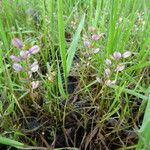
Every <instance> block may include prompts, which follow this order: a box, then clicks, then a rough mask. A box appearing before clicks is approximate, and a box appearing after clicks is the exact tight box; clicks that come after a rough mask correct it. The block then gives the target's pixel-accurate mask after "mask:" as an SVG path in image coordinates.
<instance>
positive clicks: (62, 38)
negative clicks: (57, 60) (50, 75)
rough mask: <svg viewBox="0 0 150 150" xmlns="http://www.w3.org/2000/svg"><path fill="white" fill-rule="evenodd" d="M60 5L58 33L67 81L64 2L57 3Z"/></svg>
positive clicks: (60, 0) (59, 0)
mask: <svg viewBox="0 0 150 150" xmlns="http://www.w3.org/2000/svg"><path fill="white" fill-rule="evenodd" d="M57 2H58V3H57V5H58V32H59V47H60V55H61V60H62V66H63V72H64V77H65V80H66V77H67V65H66V44H65V43H66V41H65V28H64V20H63V3H62V0H58V1H57Z"/></svg>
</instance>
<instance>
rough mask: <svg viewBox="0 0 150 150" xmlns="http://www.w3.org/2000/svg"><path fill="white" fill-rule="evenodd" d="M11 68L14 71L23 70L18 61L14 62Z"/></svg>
mask: <svg viewBox="0 0 150 150" xmlns="http://www.w3.org/2000/svg"><path fill="white" fill-rule="evenodd" d="M13 68H14V70H15V71H16V72H19V71H21V70H23V68H22V66H21V65H20V64H18V63H14V64H13Z"/></svg>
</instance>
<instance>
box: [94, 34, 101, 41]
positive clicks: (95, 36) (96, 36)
mask: <svg viewBox="0 0 150 150" xmlns="http://www.w3.org/2000/svg"><path fill="white" fill-rule="evenodd" d="M99 39H100V36H99V35H98V34H93V35H92V40H94V41H98V40H99Z"/></svg>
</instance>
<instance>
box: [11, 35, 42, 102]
mask: <svg viewBox="0 0 150 150" xmlns="http://www.w3.org/2000/svg"><path fill="white" fill-rule="evenodd" d="M12 44H13V45H14V46H15V47H16V48H18V49H21V51H20V55H19V56H15V55H11V56H10V59H11V60H12V61H13V69H14V70H15V72H21V71H24V72H25V73H26V82H27V85H28V88H29V91H30V97H31V99H32V101H33V102H34V103H35V101H34V98H33V92H34V90H35V89H36V88H38V86H39V81H34V79H33V77H32V73H35V72H37V71H38V69H39V65H38V62H37V61H34V63H33V64H30V59H31V57H32V55H34V54H37V53H38V52H39V50H40V49H39V46H37V45H34V46H32V47H31V48H30V49H29V50H23V42H22V41H20V40H19V39H17V38H14V39H13V40H12ZM22 61H24V62H25V66H22V65H21V62H22Z"/></svg>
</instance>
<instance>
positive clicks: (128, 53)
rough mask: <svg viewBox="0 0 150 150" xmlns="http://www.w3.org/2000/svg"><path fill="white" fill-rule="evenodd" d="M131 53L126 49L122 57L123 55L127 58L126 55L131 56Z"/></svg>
mask: <svg viewBox="0 0 150 150" xmlns="http://www.w3.org/2000/svg"><path fill="white" fill-rule="evenodd" d="M131 54H132V53H131V52H130V51H126V52H125V53H123V54H122V57H123V58H128V57H130V56H131Z"/></svg>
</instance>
